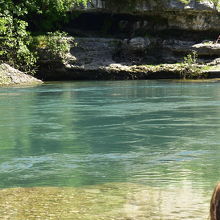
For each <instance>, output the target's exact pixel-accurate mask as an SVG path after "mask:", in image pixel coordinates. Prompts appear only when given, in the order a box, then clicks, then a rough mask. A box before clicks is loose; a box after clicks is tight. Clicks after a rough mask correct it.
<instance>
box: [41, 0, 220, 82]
mask: <svg viewBox="0 0 220 220" xmlns="http://www.w3.org/2000/svg"><path fill="white" fill-rule="evenodd" d="M212 2H213V1H211V0H201V1H198V0H121V1H118V0H93V1H92V2H90V3H89V4H88V7H87V8H75V9H74V11H73V12H71V13H72V15H73V16H72V19H71V20H70V22H69V23H68V24H67V25H66V26H65V27H64V30H65V31H67V32H68V33H69V34H70V35H72V36H75V37H76V38H75V43H76V44H72V47H71V51H70V54H69V56H67V57H68V58H67V59H66V61H64V62H60V63H56V64H51V63H50V62H41V69H40V76H41V77H42V78H45V79H122V78H128V79H130V78H131V79H132V78H150V77H149V75H150V73H151V72H154V73H155V69H154V70H152V69H151V68H150V70H149V71H147V69H146V68H142V67H143V65H157V66H158V65H160V64H176V63H181V62H183V61H184V57H185V58H186V57H187V55H189V54H191V53H192V52H193V51H195V52H196V56H198V59H197V60H196V61H197V64H198V65H203V66H204V65H214V64H216V63H218V62H219V61H218V57H219V56H220V44H214V43H213V42H215V41H216V39H217V37H218V35H219V33H220V14H219V12H218V8H217V5H215V4H213V3H212ZM76 15H77V16H76ZM216 60H217V61H216ZM42 63H43V65H42ZM139 66H141V68H139ZM163 67H164V66H163ZM169 67H170V66H169ZM170 68H171V67H170ZM51 69H52V72H53V73H52V74H51V73H50V72H51ZM140 69H141V70H140ZM148 69H149V68H148ZM156 69H157V71H159V72H163V76H162V77H161V74H159V75H158V76H157V77H159V78H166V73H167V78H172V77H174V78H176V77H177V78H181V74H182V73H181V71H182V70H181V71H179V73H178V74H176V73H175V71H176V68H171V69H175V71H173V70H172V74H171V75H172V76H170V75H169V74H168V72H169V71H168V69H167V68H165V70H164V69H163V68H162V69H161V68H159V69H158V68H156ZM157 71H156V72H157ZM136 72H139V73H140V72H142V73H143V74H142V77H138V76H136V75H135V74H134V73H136ZM147 72H148V73H147ZM176 72H177V71H176ZM118 73H120V74H122V75H120V77H119V75H114V74H118ZM144 73H146V74H144ZM174 73H175V74H174ZM215 73H216V72H215ZM124 74H125V75H124ZM55 75H56V76H55ZM134 75H135V77H133V76H134ZM139 76H140V75H139ZM215 76H216V75H215Z"/></svg>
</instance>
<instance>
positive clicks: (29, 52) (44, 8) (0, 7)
mask: <svg viewBox="0 0 220 220" xmlns="http://www.w3.org/2000/svg"><path fill="white" fill-rule="evenodd" d="M86 3H87V0H0V62H6V63H8V64H10V65H12V66H14V67H15V68H18V69H20V70H21V71H24V72H28V73H31V72H33V70H34V69H35V67H36V61H37V57H36V47H33V46H31V44H33V42H32V38H31V36H30V33H29V32H28V30H27V28H29V27H30V26H31V27H32V28H31V29H32V30H34V31H35V32H42V31H45V32H48V31H51V30H56V29H57V28H58V27H59V24H61V23H62V22H63V21H65V20H66V18H67V12H68V11H69V10H71V8H72V7H73V5H74V4H78V5H79V4H86ZM63 37H64V34H63V33H60V32H55V33H54V34H53V33H50V34H48V35H47V48H48V49H49V53H50V54H53V55H58V54H59V56H61V57H62V56H64V53H65V52H66V51H67V50H68V44H67V41H64V40H63V39H64V38H63Z"/></svg>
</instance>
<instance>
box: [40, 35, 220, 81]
mask: <svg viewBox="0 0 220 220" xmlns="http://www.w3.org/2000/svg"><path fill="white" fill-rule="evenodd" d="M68 40H69V42H72V44H71V50H70V53H69V54H68V55H67V56H66V58H65V59H63V60H62V59H60V60H50V59H47V57H43V59H41V60H40V65H39V66H40V71H39V77H40V78H42V79H44V80H135V79H201V78H219V77H220V66H219V64H220V60H219V59H218V58H217V57H218V56H220V44H215V43H212V42H207V41H205V42H203V43H197V44H195V42H184V41H178V40H169V41H168V40H164V41H162V40H161V39H149V38H141V37H137V38H133V39H130V40H127V39H125V40H120V39H114V38H75V39H74V38H72V37H69V38H68ZM73 42H74V43H73ZM155 50H158V51H159V50H160V52H159V53H158V56H155V54H154V53H155ZM192 51H195V53H196V54H197V56H198V59H197V60H196V62H195V61H193V60H189V61H185V62H184V60H183V56H184V55H186V54H190V53H192ZM174 55H175V56H174ZM154 59H156V60H162V61H163V62H161V63H162V64H161V63H156V62H154V63H153V64H151V63H148V61H149V60H153V61H154ZM190 59H193V57H190ZM172 61H173V62H172ZM187 62H189V63H187ZM194 62H195V63H194Z"/></svg>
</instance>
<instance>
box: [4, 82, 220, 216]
mask: <svg viewBox="0 0 220 220" xmlns="http://www.w3.org/2000/svg"><path fill="white" fill-rule="evenodd" d="M218 180H220V84H219V83H211V82H203V83H194V82H171V81H117V82H115V81H112V82H111V81H108V82H106V81H101V82H94V81H92V82H73V83H67V82H65V83H49V84H44V85H42V86H37V87H28V88H15V87H13V88H0V188H2V189H5V188H17V187H25V188H26V187H42V190H43V189H50V187H58V189H60V188H61V187H68V189H69V187H71V189H72V190H77V189H78V190H79V189H82V190H86V189H87V190H88V189H89V190H90V191H91V190H93V191H94V190H100V188H103V187H105V186H106V184H107V186H108V187H107V189H106V190H107V191H108V190H110V191H109V192H111V196H113V198H115V197H114V196H118V198H119V199H118V200H120V199H121V198H124V197H125V196H124V194H123V195H122V194H121V193H122V191H126V195H128V194H129V195H130V194H131V195H130V196H131V198H130V197H129V198H130V199H129V201H132V202H131V204H133V206H132V205H131V204H130V203H129V204H130V206H129V205H128V204H127V203H126V204H127V206H128V207H127V206H126V205H125V204H124V205H123V210H130V211H131V210H132V212H131V213H132V214H131V213H130V214H128V213H129V211H127V212H126V211H125V212H126V213H127V214H126V215H125V214H124V215H121V214H120V215H119V216H124V217H125V218H122V217H121V218H119V217H115V219H126V218H130V219H178V218H179V219H196V218H198V219H203V218H201V215H203V216H204V219H207V215H208V202H209V199H210V196H211V192H212V190H213V187H214V185H215V184H216V182H217V181H218ZM109 184H111V187H110V186H109ZM126 184H127V185H126ZM130 184H131V185H130ZM125 185H126V186H127V187H125ZM115 188H117V189H118V190H117V191H114V190H113V189H115ZM125 188H126V189H125ZM129 189H130V190H129ZM3 191H4V190H2V192H3ZM90 191H89V192H90ZM81 192H82V191H81ZM101 194H103V193H101ZM101 194H100V193H97V194H96V198H100V197H99V195H101ZM120 195H121V197H120ZM143 195H145V196H143ZM149 195H150V197H149V198H148V196H149ZM132 196H133V197H132ZM142 197H144V198H142ZM106 198H108V197H106ZM113 198H112V197H110V199H109V202H111V201H114V200H113ZM146 198H148V200H147V201H146ZM79 200H80V198H79ZM88 200H89V199H88ZM118 200H117V201H118ZM42 201H43V200H42ZM105 201H106V200H105ZM126 201H127V200H126ZM141 201H142V202H141ZM140 203H141V204H142V205H140ZM116 204H118V203H117V202H115V205H116ZM134 204H135V205H134ZM144 204H145V205H146V204H148V205H149V206H147V207H148V208H146V210H145V211H143V213H142V214H140V212H139V211H140V210H144V208H143V207H144ZM84 206H86V204H84ZM2 207H3V206H2ZM140 207H142V208H141V209H140ZM149 207H150V208H149ZM4 208H5V207H4ZM126 208H127V209H126ZM0 209H1V203H0ZM116 209H117V210H119V207H117V206H116V208H115V210H116ZM138 210H139V211H138ZM149 210H151V211H152V212H149ZM178 210H179V211H178ZM39 212H40V211H39ZM101 213H103V211H102V212H98V211H97V212H95V213H93V214H94V215H95V216H96V217H97V216H99V215H100V219H104V217H103V216H102V217H103V218H101ZM137 213H139V214H137ZM146 213H148V215H147V214H146ZM149 213H151V214H149ZM198 213H199V214H198ZM2 216H3V215H2ZM112 216H114V215H113V214H112ZM146 216H148V217H146ZM3 217H4V216H3ZM42 218H45V217H42ZM74 218H75V219H77V218H76V216H75V217H74ZM28 219H30V218H28ZM55 219H56V218H55ZM61 219H62V218H61ZM83 219H93V218H92V214H91V215H90V217H88V216H87V217H85V218H83ZM94 219H99V217H97V218H95V217H94Z"/></svg>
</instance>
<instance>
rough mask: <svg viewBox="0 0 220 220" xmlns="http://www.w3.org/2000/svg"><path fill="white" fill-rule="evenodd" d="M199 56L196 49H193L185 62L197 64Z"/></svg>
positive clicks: (185, 58)
mask: <svg viewBox="0 0 220 220" xmlns="http://www.w3.org/2000/svg"><path fill="white" fill-rule="evenodd" d="M197 58H198V54H197V52H196V51H192V53H191V54H188V55H187V56H185V57H184V64H188V65H192V64H196V62H197Z"/></svg>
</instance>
